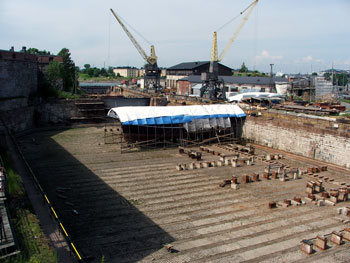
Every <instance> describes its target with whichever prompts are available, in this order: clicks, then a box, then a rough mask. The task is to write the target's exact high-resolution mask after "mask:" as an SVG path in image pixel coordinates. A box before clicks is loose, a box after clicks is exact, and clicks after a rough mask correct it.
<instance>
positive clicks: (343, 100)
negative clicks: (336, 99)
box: [340, 99, 350, 104]
mask: <svg viewBox="0 0 350 263" xmlns="http://www.w3.org/2000/svg"><path fill="white" fill-rule="evenodd" d="M340 101H342V102H345V103H349V104H350V100H348V99H341V100H340Z"/></svg>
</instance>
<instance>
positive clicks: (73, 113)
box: [35, 99, 79, 124]
mask: <svg viewBox="0 0 350 263" xmlns="http://www.w3.org/2000/svg"><path fill="white" fill-rule="evenodd" d="M35 114H36V116H35V118H36V121H38V122H39V123H44V124H47V123H49V124H56V123H67V122H68V121H69V120H70V119H71V118H72V117H77V116H79V112H78V108H77V107H76V106H75V103H74V101H72V100H59V99H57V100H51V101H48V102H44V103H41V104H40V105H38V106H37V107H36V112H35Z"/></svg>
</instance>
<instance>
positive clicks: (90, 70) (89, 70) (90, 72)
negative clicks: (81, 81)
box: [86, 68, 94, 77]
mask: <svg viewBox="0 0 350 263" xmlns="http://www.w3.org/2000/svg"><path fill="white" fill-rule="evenodd" d="M86 73H87V74H88V75H89V77H92V76H93V75H94V69H93V68H88V69H87V70H86Z"/></svg>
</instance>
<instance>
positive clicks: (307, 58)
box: [302, 55, 313, 62]
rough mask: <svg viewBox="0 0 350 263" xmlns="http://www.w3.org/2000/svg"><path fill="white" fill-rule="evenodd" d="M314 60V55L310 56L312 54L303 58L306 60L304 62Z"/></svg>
mask: <svg viewBox="0 0 350 263" xmlns="http://www.w3.org/2000/svg"><path fill="white" fill-rule="evenodd" d="M312 60H313V58H312V56H310V55H308V56H306V57H304V58H302V61H304V62H311V61H312Z"/></svg>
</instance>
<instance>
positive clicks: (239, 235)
mask: <svg viewBox="0 0 350 263" xmlns="http://www.w3.org/2000/svg"><path fill="white" fill-rule="evenodd" d="M18 140H19V144H20V147H21V149H22V151H23V153H24V155H25V157H26V159H27V161H28V162H29V164H30V165H31V167H32V170H33V171H34V173H35V174H36V176H37V178H38V179H39V181H40V184H41V185H42V187H43V189H44V190H45V191H46V193H47V195H48V197H49V199H50V200H51V202H52V203H53V206H54V207H55V209H56V211H57V213H58V216H59V217H60V218H61V220H62V221H63V223H64V225H65V227H66V229H67V231H68V233H69V235H70V236H71V238H72V240H73V242H74V243H75V244H76V247H77V249H78V250H79V251H80V252H81V254H82V255H84V256H85V257H87V258H88V260H87V262H101V258H102V257H103V258H104V260H105V261H104V262H108V263H109V262H350V252H349V249H350V242H344V244H342V245H340V246H335V245H332V244H330V243H329V245H330V247H329V248H328V249H327V250H326V251H320V250H318V249H315V251H314V253H313V254H312V255H306V254H304V253H303V252H301V251H300V241H301V240H303V239H311V238H314V237H316V236H317V235H318V234H329V233H331V232H332V231H334V230H337V231H339V230H342V229H344V228H346V227H350V225H349V223H347V222H346V221H345V222H344V220H345V219H346V218H341V216H340V215H338V214H337V207H344V206H350V201H347V202H342V203H338V204H337V205H336V206H330V205H326V206H322V207H318V206H316V205H314V204H312V203H310V202H306V204H305V205H301V206H295V205H292V206H290V207H288V208H287V207H278V208H275V209H269V208H268V203H269V202H271V201H280V202H283V200H285V199H293V198H294V197H302V198H304V197H305V196H306V194H305V186H306V182H307V181H308V180H312V178H310V177H308V176H302V178H301V179H299V180H288V181H285V182H282V181H280V180H276V179H274V180H265V179H262V173H263V172H264V167H265V166H266V164H265V163H263V162H262V161H257V162H255V164H254V165H253V166H245V165H244V166H241V167H237V168H233V167H228V166H224V167H211V168H201V169H194V170H183V171H178V170H176V169H175V166H176V164H177V163H190V162H191V161H192V160H191V159H189V157H187V156H186V155H181V154H179V152H178V150H177V149H175V148H172V149H159V150H152V151H141V152H131V153H123V154H121V153H120V146H119V145H118V144H105V143H104V130H103V128H95V127H90V128H77V129H68V130H63V131H40V132H36V133H32V134H29V135H25V136H22V137H20V138H18ZM197 150H198V148H197ZM256 152H257V153H258V154H262V153H277V151H276V150H273V149H268V148H257V150H256ZM203 159H204V160H208V161H209V160H218V157H217V156H213V155H211V154H209V153H204V154H203ZM280 161H281V162H283V163H285V164H287V165H289V166H291V167H305V168H306V167H312V166H314V165H315V164H314V163H312V160H308V159H304V158H300V157H298V158H297V157H296V158H293V155H288V156H286V158H285V159H282V160H280ZM249 173H259V174H260V178H261V179H260V181H259V182H254V183H249V184H240V189H238V190H233V189H231V188H230V187H229V186H226V187H224V188H222V187H219V184H220V183H222V182H223V180H226V179H230V178H231V176H232V175H235V176H237V177H238V180H239V181H240V182H242V176H243V175H245V174H249ZM322 175H323V176H327V177H329V178H333V179H334V182H332V183H325V187H326V189H329V188H337V187H339V185H337V183H346V184H350V176H349V175H350V172H346V171H343V170H341V169H336V168H334V167H329V168H328V171H326V172H322ZM342 219H344V220H342ZM166 244H171V245H172V246H173V249H174V253H170V252H168V251H167V249H165V248H164V245H166Z"/></svg>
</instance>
